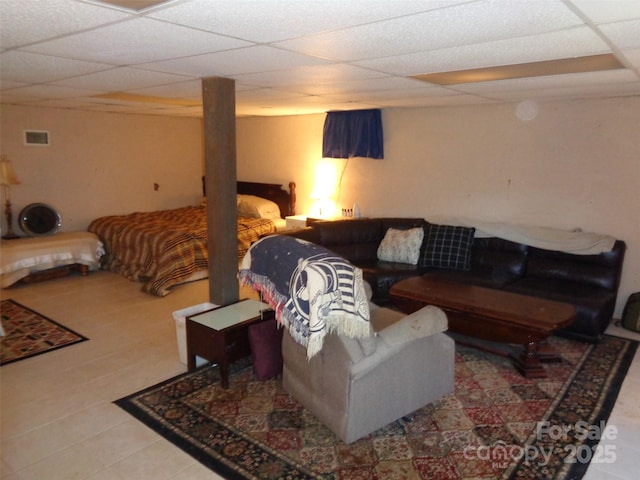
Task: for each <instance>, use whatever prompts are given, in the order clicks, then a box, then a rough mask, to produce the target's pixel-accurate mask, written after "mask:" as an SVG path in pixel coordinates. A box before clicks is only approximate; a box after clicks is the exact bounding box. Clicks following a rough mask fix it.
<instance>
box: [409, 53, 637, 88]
mask: <svg viewBox="0 0 640 480" xmlns="http://www.w3.org/2000/svg"><path fill="white" fill-rule="evenodd" d="M617 68H625V67H624V65H622V64H621V63H620V62H619V61H618V59H617V58H616V57H615V56H614V55H612V54H603V55H591V56H588V57H578V58H562V59H559V60H547V61H544V62H531V63H520V64H516V65H502V66H499V67H487V68H473V69H470V70H458V71H455V72H441V73H426V74H422V75H412V76H411V78H415V79H417V80H422V81H424V82H429V83H435V84H437V85H457V84H461V83H474V82H488V81H492V80H508V79H512V78H527V77H544V76H547V75H563V74H567V73H583V72H596V71H600V70H614V69H617Z"/></svg>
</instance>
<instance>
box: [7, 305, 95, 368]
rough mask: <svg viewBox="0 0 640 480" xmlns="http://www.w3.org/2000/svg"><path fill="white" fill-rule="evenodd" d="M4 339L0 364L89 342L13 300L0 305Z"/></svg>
mask: <svg viewBox="0 0 640 480" xmlns="http://www.w3.org/2000/svg"><path fill="white" fill-rule="evenodd" d="M0 315H1V318H2V330H3V336H2V339H1V341H0V356H1V361H0V365H6V364H8V363H12V362H17V361H18V360H23V359H25V358H30V357H33V356H35V355H40V354H42V353H46V352H50V351H52V350H56V349H58V348H62V347H68V346H69V345H73V344H75V343H78V342H83V341H85V340H88V339H87V338H86V337H84V336H82V335H80V334H79V333H76V332H74V331H73V330H71V329H69V328H67V327H65V326H63V325H60V324H59V323H58V322H56V321H54V320H51V319H50V318H47V317H45V316H44V315H42V314H40V313H38V312H36V311H34V310H31V309H30V308H27V307H25V306H24V305H21V304H19V303H18V302H15V301H13V300H2V302H0Z"/></svg>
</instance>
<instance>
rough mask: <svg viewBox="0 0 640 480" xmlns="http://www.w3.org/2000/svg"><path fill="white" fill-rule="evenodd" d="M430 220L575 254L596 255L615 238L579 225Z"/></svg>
mask: <svg viewBox="0 0 640 480" xmlns="http://www.w3.org/2000/svg"><path fill="white" fill-rule="evenodd" d="M427 221H429V222H431V223H437V224H441V225H456V226H464V227H475V229H476V233H475V236H476V237H499V238H504V239H505V240H511V241H512V242H517V243H522V244H525V245H530V246H532V247H537V248H543V249H545V250H556V251H560V252H566V253H573V254H577V255H597V254H599V253H603V252H610V251H611V249H612V248H613V244H614V243H615V241H616V239H615V238H614V237H612V236H610V235H603V234H599V233H591V232H584V231H582V230H581V229H574V230H561V229H558V228H551V227H537V226H529V225H512V224H508V223H500V222H483V221H480V220H473V219H468V218H457V217H439V216H434V217H431V218H427Z"/></svg>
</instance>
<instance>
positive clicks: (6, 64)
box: [0, 50, 113, 83]
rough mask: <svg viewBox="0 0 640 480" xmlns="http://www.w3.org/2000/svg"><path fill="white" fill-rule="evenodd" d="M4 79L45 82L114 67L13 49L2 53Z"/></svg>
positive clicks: (0, 71)
mask: <svg viewBox="0 0 640 480" xmlns="http://www.w3.org/2000/svg"><path fill="white" fill-rule="evenodd" d="M0 64H2V69H1V70H0V76H1V77H2V81H3V82H4V81H5V80H17V81H23V82H32V83H44V82H49V81H52V80H58V79H61V78H66V77H70V76H75V75H82V74H85V73H92V72H98V71H101V70H108V69H110V68H113V66H112V65H105V64H104V63H92V62H83V61H81V60H70V59H67V58H59V57H52V56H49V55H39V54H36V53H29V52H21V51H17V50H12V51H9V52H4V53H2V54H0Z"/></svg>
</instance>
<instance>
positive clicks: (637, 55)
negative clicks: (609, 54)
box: [622, 48, 640, 68]
mask: <svg viewBox="0 0 640 480" xmlns="http://www.w3.org/2000/svg"><path fill="white" fill-rule="evenodd" d="M622 54H623V55H624V58H625V59H626V60H627V61H628V62H629V63H631V65H632V66H633V67H634V68H640V48H636V49H631V50H623V51H622Z"/></svg>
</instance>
